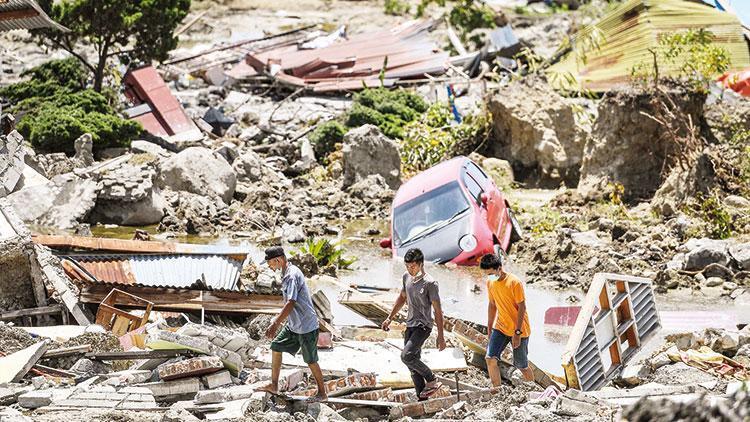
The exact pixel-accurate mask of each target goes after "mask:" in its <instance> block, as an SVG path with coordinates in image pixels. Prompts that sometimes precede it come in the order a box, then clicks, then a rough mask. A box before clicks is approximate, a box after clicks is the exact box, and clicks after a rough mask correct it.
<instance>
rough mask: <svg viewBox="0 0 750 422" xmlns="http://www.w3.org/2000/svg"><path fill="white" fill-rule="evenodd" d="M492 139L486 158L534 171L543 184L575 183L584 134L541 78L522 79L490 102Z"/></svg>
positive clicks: (568, 106) (568, 107) (569, 108)
mask: <svg viewBox="0 0 750 422" xmlns="http://www.w3.org/2000/svg"><path fill="white" fill-rule="evenodd" d="M489 108H490V112H491V113H492V126H493V139H494V141H493V142H491V143H490V144H488V146H487V149H486V151H485V155H487V156H492V157H499V158H502V159H505V160H508V161H510V162H511V163H512V164H513V165H514V166H520V167H522V168H526V169H531V170H535V171H536V172H537V173H538V175H539V179H540V182H541V183H542V184H554V185H557V184H559V182H560V181H561V180H562V181H565V182H566V183H569V184H573V185H575V183H576V182H577V181H578V169H579V168H580V166H581V159H582V156H583V145H584V142H585V138H586V134H585V132H584V131H583V130H581V129H580V128H579V127H578V125H576V120H575V114H574V113H573V107H572V105H571V104H570V103H568V102H566V101H565V99H564V98H562V97H561V96H560V95H558V94H557V93H556V92H555V91H554V90H553V89H552V88H550V87H549V85H547V84H546V83H545V82H543V81H542V80H540V79H536V78H531V79H529V80H526V79H524V80H520V81H517V82H515V83H512V84H510V85H509V86H507V87H505V88H503V89H501V90H500V91H499V92H497V93H496V94H495V95H494V96H493V97H492V98H491V99H490V102H489Z"/></svg>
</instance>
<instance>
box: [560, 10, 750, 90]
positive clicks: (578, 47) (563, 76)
mask: <svg viewBox="0 0 750 422" xmlns="http://www.w3.org/2000/svg"><path fill="white" fill-rule="evenodd" d="M702 29H703V30H706V31H708V32H710V33H712V34H713V35H714V39H713V43H714V44H715V45H716V46H719V47H722V48H724V49H725V50H726V51H727V53H728V55H729V58H730V60H731V69H734V70H740V69H744V68H747V67H749V66H750V53H749V52H748V45H747V42H746V41H745V37H744V35H743V26H742V24H741V23H740V21H739V19H738V18H737V16H736V15H734V14H731V13H727V12H722V11H720V10H717V9H716V8H714V7H711V6H708V5H705V4H701V3H695V2H690V1H685V0H659V1H654V0H629V1H627V2H625V3H623V4H622V5H620V6H619V7H617V8H616V9H615V10H613V11H612V12H610V13H608V14H607V15H605V16H604V17H603V18H601V19H600V20H599V21H598V22H597V23H596V24H593V25H590V26H587V27H585V28H583V29H582V30H581V31H579V32H578V33H577V34H576V35H575V37H574V38H573V39H572V40H571V43H570V46H571V47H570V48H569V50H570V51H569V52H567V53H565V54H564V56H563V57H562V59H561V60H560V61H559V62H558V63H556V64H554V65H552V66H551V67H550V68H549V69H548V71H547V75H548V77H549V79H550V83H551V84H552V86H554V87H555V88H558V89H563V90H571V89H585V90H590V91H595V92H603V91H608V90H611V89H613V88H616V87H618V86H619V87H622V86H624V85H628V84H629V83H630V81H631V80H632V72H633V70H634V69H635V68H637V67H638V66H643V65H645V66H649V65H651V63H653V61H654V56H653V54H652V53H651V51H653V50H654V49H656V48H657V47H658V45H659V40H660V39H661V37H662V36H663V35H666V34H669V33H674V32H679V31H686V30H702ZM684 54H688V53H687V52H685V53H684ZM681 66H682V64H681V62H679V61H672V62H671V63H661V62H660V63H659V70H658V72H659V74H660V75H664V76H667V75H674V74H676V73H678V72H679V71H680V68H681ZM569 76H572V79H573V80H574V82H573V81H572V80H571V78H570V77H569ZM571 85H573V86H571Z"/></svg>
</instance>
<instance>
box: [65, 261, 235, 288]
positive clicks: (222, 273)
mask: <svg viewBox="0 0 750 422" xmlns="http://www.w3.org/2000/svg"><path fill="white" fill-rule="evenodd" d="M64 258H65V259H66V260H71V261H73V262H75V263H77V264H78V265H80V266H81V267H82V268H83V269H85V270H86V271H87V272H88V273H89V274H91V275H92V276H93V277H95V278H96V279H97V280H99V281H101V282H109V283H119V284H138V285H142V286H150V287H175V288H189V287H190V286H192V285H194V284H195V283H196V282H198V281H199V280H201V279H202V278H205V282H206V285H207V287H208V288H210V289H216V290H234V289H235V288H236V286H237V281H238V280H239V277H240V272H241V271H242V264H243V262H242V261H241V260H238V259H235V258H233V257H231V256H227V255H181V254H165V255H75V256H65V257H64ZM74 279H78V280H81V279H84V278H83V275H82V276H81V278H76V277H75V276H74Z"/></svg>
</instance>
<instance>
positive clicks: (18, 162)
mask: <svg viewBox="0 0 750 422" xmlns="http://www.w3.org/2000/svg"><path fill="white" fill-rule="evenodd" d="M25 155H26V153H25V150H24V148H23V137H22V136H21V134H20V133H18V132H16V131H12V132H10V133H9V134H8V135H7V136H6V135H0V198H2V197H4V196H6V195H8V194H9V193H11V192H13V191H14V190H16V186H17V185H18V184H19V182H21V179H22V178H23V170H24V167H25V162H24V157H25Z"/></svg>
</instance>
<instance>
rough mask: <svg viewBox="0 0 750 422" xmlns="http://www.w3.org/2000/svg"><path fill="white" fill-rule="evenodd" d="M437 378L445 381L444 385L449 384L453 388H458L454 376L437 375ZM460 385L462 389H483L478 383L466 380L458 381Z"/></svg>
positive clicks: (442, 381)
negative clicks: (472, 383) (473, 383)
mask: <svg viewBox="0 0 750 422" xmlns="http://www.w3.org/2000/svg"><path fill="white" fill-rule="evenodd" d="M435 378H437V380H438V381H440V382H441V383H443V385H447V386H448V387H450V388H451V389H453V390H457V388H456V380H455V379H453V378H448V377H442V376H440V375H436V376H435ZM458 386H459V387H461V391H464V392H466V391H482V389H481V388H479V387H477V386H476V385H471V384H467V383H465V382H461V381H458Z"/></svg>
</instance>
